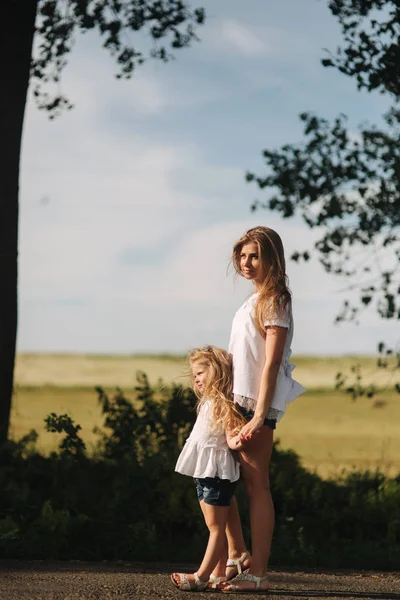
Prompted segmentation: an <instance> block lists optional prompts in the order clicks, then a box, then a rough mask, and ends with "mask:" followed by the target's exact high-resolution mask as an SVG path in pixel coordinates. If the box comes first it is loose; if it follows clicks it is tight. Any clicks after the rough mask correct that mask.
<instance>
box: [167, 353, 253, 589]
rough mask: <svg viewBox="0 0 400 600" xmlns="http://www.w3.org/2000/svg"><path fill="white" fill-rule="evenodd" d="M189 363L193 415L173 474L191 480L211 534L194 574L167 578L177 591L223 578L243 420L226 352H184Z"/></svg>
mask: <svg viewBox="0 0 400 600" xmlns="http://www.w3.org/2000/svg"><path fill="white" fill-rule="evenodd" d="M189 363H190V367H191V373H192V386H193V389H194V391H195V393H196V395H197V397H198V399H199V400H198V404H197V413H198V414H197V419H196V422H195V424H194V427H193V429H192V432H191V434H190V436H189V437H188V439H187V440H186V443H185V446H184V448H183V450H182V452H181V454H180V455H179V458H178V462H177V464H176V467H175V470H176V471H178V473H182V474H183V475H189V476H190V477H193V478H194V479H195V483H196V488H197V497H198V499H199V502H200V507H201V510H202V512H203V515H204V519H205V522H206V525H207V527H208V529H209V532H210V535H209V539H208V545H207V549H206V552H205V554H204V558H203V560H202V563H201V565H200V567H199V569H198V571H197V572H196V573H194V574H185V573H173V574H172V575H171V580H172V583H173V584H174V585H175V586H176V587H177V588H178V589H180V590H183V591H193V592H195V591H197V592H200V591H204V590H206V589H207V587H216V586H217V584H219V583H220V582H222V581H224V580H226V577H225V567H226V560H227V557H228V543H227V538H226V534H225V527H226V524H227V520H228V513H229V508H230V505H231V501H232V497H233V494H234V491H235V486H236V482H237V481H238V479H239V464H238V462H237V460H236V458H235V457H234V455H233V453H232V452H231V450H237V449H239V448H242V447H243V443H242V442H241V441H240V440H239V437H238V432H239V431H240V430H241V428H242V427H243V425H244V424H245V422H246V421H245V419H244V418H243V416H242V415H241V414H240V412H239V411H238V410H237V408H236V406H235V404H234V403H233V393H232V357H231V356H230V355H229V354H228V353H227V352H226V351H225V350H221V349H219V348H215V347H214V346H205V347H204V348H199V349H197V350H193V351H192V352H191V353H190V354H189ZM243 544H244V542H243Z"/></svg>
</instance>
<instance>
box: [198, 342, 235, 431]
mask: <svg viewBox="0 0 400 600" xmlns="http://www.w3.org/2000/svg"><path fill="white" fill-rule="evenodd" d="M188 360H189V365H190V367H191V369H192V371H191V385H192V388H193V390H194V392H195V394H196V396H197V398H198V402H197V407H196V408H197V412H199V410H200V408H201V406H202V404H204V402H206V401H207V400H211V402H212V413H211V415H212V416H211V420H212V423H211V427H212V430H213V431H227V430H228V431H230V432H232V433H235V432H238V431H240V429H241V428H242V427H243V425H245V424H246V420H245V419H244V417H243V416H242V415H241V413H240V412H239V411H238V410H237V408H236V407H235V404H234V402H233V368H232V356H231V355H230V354H228V352H226V350H223V349H222V348H216V347H215V346H203V347H202V348H196V349H195V350H192V351H191V352H189V355H188ZM195 364H198V365H201V366H202V367H204V369H205V370H206V372H207V378H206V384H205V388H204V392H203V393H202V394H200V392H199V391H198V390H197V388H196V386H195V384H194V375H193V367H194V365H195Z"/></svg>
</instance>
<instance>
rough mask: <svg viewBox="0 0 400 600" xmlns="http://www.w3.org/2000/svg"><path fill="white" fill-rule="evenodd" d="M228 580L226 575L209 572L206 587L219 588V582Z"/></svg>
mask: <svg viewBox="0 0 400 600" xmlns="http://www.w3.org/2000/svg"><path fill="white" fill-rule="evenodd" d="M227 581H228V580H227V578H226V577H217V576H216V575H213V574H212V573H211V575H210V579H209V581H208V587H209V589H210V590H219V585H220V584H221V583H226V582H227Z"/></svg>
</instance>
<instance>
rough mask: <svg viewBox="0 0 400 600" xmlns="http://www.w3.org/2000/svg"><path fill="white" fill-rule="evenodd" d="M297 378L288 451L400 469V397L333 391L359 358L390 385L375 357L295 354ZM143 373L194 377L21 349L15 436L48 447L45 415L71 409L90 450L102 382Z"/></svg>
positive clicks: (139, 360) (284, 425) (307, 461)
mask: <svg viewBox="0 0 400 600" xmlns="http://www.w3.org/2000/svg"><path fill="white" fill-rule="evenodd" d="M293 362H295V363H296V365H297V368H296V369H295V372H294V377H295V378H296V379H297V380H298V381H300V382H301V383H302V384H303V385H304V386H305V387H307V389H308V391H307V393H306V394H304V395H303V396H300V397H299V398H298V399H297V400H295V402H294V403H293V404H291V405H290V406H289V410H288V413H287V415H286V416H285V418H284V419H283V420H282V422H281V423H280V424H279V425H278V428H277V434H276V435H277V437H278V438H279V439H280V441H281V445H282V447H284V448H293V449H294V450H295V451H296V452H297V453H298V454H299V455H300V456H301V458H302V460H303V464H304V465H305V466H307V467H308V468H310V469H313V470H316V471H317V472H318V473H319V474H321V475H323V476H330V475H335V474H338V473H339V472H340V471H341V470H342V469H346V470H349V469H353V468H372V469H375V468H377V467H379V468H380V469H381V470H382V471H383V472H385V473H387V474H390V475H393V474H398V473H400V396H399V395H398V394H396V393H395V392H389V391H380V392H379V393H378V394H377V396H375V397H374V398H372V399H366V398H361V399H359V400H357V401H356V402H352V400H351V398H350V397H349V396H348V395H346V394H344V393H342V392H338V391H336V390H335V389H334V377H335V374H336V372H337V371H345V370H348V368H349V366H350V365H352V364H355V363H358V364H360V365H361V367H362V372H363V373H365V380H366V381H375V382H378V384H379V385H380V386H381V387H383V386H384V385H385V384H388V383H389V380H388V374H385V373H381V372H379V373H377V372H376V366H375V363H376V361H375V359H374V358H372V357H371V358H369V357H358V358H354V357H334V358H320V357H318V358H313V357H294V359H293ZM138 370H141V371H144V372H146V373H147V374H148V376H149V379H150V381H151V382H152V383H153V384H157V380H158V379H159V378H160V377H161V378H162V379H163V381H164V383H166V384H168V383H171V382H173V381H175V382H177V383H179V382H183V383H185V382H186V381H187V366H186V364H185V361H184V358H183V357H174V356H167V355H166V356H132V357H129V356H113V357H110V356H89V355H44V354H43V355H41V354H21V355H18V357H17V365H16V382H15V383H16V385H15V394H14V399H13V411H12V421H11V434H12V437H13V438H14V439H18V438H20V437H21V436H22V435H24V434H25V433H27V432H28V431H29V430H30V429H36V430H37V432H38V433H39V436H40V437H39V448H41V449H42V450H44V451H46V452H47V451H49V450H51V449H52V448H54V446H55V444H56V440H57V438H56V436H55V435H54V434H48V433H46V432H45V431H44V426H43V419H44V417H45V416H46V415H48V414H49V413H50V412H56V413H59V414H62V413H68V414H69V415H70V416H71V417H72V418H73V419H74V420H75V422H76V423H79V424H80V425H81V426H82V436H83V438H84V439H85V441H86V442H87V443H88V445H89V447H92V445H93V444H94V443H95V441H96V436H95V434H94V433H93V428H94V427H95V426H101V424H102V419H101V414H100V409H99V406H98V403H97V396H96V393H95V391H94V386H95V385H102V386H104V387H105V388H106V389H107V390H110V391H111V390H113V389H115V387H116V386H119V387H121V388H123V390H124V391H125V392H126V395H127V396H128V397H129V390H132V388H133V386H134V384H135V373H136V371H138Z"/></svg>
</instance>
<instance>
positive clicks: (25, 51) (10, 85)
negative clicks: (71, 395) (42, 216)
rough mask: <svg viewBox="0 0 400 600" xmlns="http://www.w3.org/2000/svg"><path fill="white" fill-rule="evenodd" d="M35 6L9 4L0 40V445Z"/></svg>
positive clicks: (11, 351)
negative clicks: (23, 127) (19, 186)
mask: <svg viewBox="0 0 400 600" xmlns="http://www.w3.org/2000/svg"><path fill="white" fill-rule="evenodd" d="M36 10H37V0H7V2H3V3H2V6H1V20H2V27H1V36H0V133H1V137H0V139H1V144H2V153H1V155H2V158H1V163H0V290H1V291H0V444H2V443H3V442H4V441H5V440H6V439H7V435H8V428H9V423H10V410H11V399H12V392H13V378H14V360H15V340H16V335H17V274H18V269H17V259H18V248H17V244H18V179H19V159H20V149H21V137H22V125H23V121H24V112H25V102H26V94H27V90H28V84H29V68H30V61H31V53H32V41H33V34H34V30H35V16H36Z"/></svg>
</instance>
